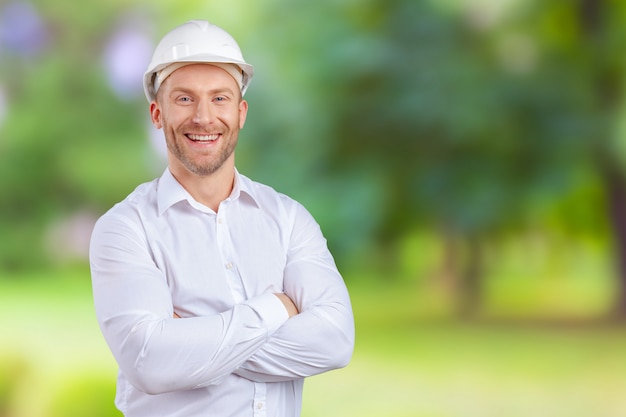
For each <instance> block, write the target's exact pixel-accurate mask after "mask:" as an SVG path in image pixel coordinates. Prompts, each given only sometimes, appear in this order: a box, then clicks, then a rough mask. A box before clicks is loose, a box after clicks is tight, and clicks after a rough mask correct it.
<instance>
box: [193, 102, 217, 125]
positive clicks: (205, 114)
mask: <svg viewBox="0 0 626 417" xmlns="http://www.w3.org/2000/svg"><path fill="white" fill-rule="evenodd" d="M213 110H214V109H213V108H211V103H210V102H208V101H207V100H200V101H198V104H197V105H196V108H195V114H194V117H193V121H194V123H198V124H210V123H213V121H214V120H215V113H214V111H213Z"/></svg>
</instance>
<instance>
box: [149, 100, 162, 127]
mask: <svg viewBox="0 0 626 417" xmlns="http://www.w3.org/2000/svg"><path fill="white" fill-rule="evenodd" d="M150 119H151V120H152V124H153V125H154V127H156V128H157V129H160V128H162V127H163V124H162V123H161V107H160V106H159V103H157V101H156V100H152V102H151V103H150Z"/></svg>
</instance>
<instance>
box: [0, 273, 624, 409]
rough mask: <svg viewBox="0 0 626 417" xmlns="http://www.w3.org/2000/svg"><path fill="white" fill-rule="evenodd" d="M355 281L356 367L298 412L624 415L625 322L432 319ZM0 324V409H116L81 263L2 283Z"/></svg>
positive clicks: (316, 384) (320, 388)
mask: <svg viewBox="0 0 626 417" xmlns="http://www.w3.org/2000/svg"><path fill="white" fill-rule="evenodd" d="M350 282H355V281H354V280H352V281H350ZM350 289H351V295H352V299H353V305H354V310H355V317H356V324H357V344H356V348H355V353H354V357H353V360H352V363H351V364H350V365H349V366H348V367H347V368H345V369H342V370H337V371H334V372H330V373H327V374H323V375H319V376H315V377H312V378H310V379H309V380H308V381H307V383H306V384H305V387H306V388H305V398H304V409H303V417H331V416H341V417H351V416H359V417H369V416H372V417H373V416H381V415H382V416H389V417H491V416H493V417H542V416H546V417H596V416H602V417H613V416H615V417H617V416H623V415H626V397H624V396H623V395H622V393H623V392H624V391H625V390H626V378H624V375H626V359H624V354H623V352H624V351H625V350H626V332H624V331H623V330H624V329H623V328H619V327H611V326H602V325H597V326H592V325H585V326H579V327H576V326H569V327H562V326H548V325H536V324H535V325H516V326H513V325H503V324H485V323H482V324H481V323H480V322H459V321H453V320H448V319H441V318H439V319H437V320H432V319H429V318H428V316H427V315H426V314H425V312H424V305H426V303H425V301H424V300H422V298H423V296H421V295H420V293H419V292H418V291H417V288H415V287H414V286H413V287H412V286H411V284H408V283H404V284H402V285H396V286H385V285H381V284H378V285H377V284H371V283H370V284H368V285H365V284H362V283H358V284H357V283H356V282H355V283H354V285H350ZM0 328H1V329H2V343H1V344H0V390H1V389H4V390H5V391H8V392H9V393H10V394H9V395H7V396H8V397H10V398H9V401H8V404H5V405H3V404H4V403H3V402H2V398H0V407H5V408H6V410H2V409H1V408H0V415H7V416H10V417H56V416H59V417H60V416H63V417H71V416H76V417H78V416H80V415H81V414H80V413H81V409H80V404H79V399H80V398H86V397H85V395H86V394H93V392H94V391H103V394H102V395H100V396H96V397H93V395H92V397H93V398H92V397H90V398H89V399H88V401H90V402H91V403H89V404H85V405H84V408H83V409H82V410H83V411H82V412H83V415H89V416H90V417H91V416H95V415H96V414H94V412H91V413H86V411H84V410H89V409H90V408H89V407H91V409H92V410H93V409H95V408H97V409H98V410H100V411H99V412H100V414H98V416H100V415H101V416H111V417H112V416H115V415H119V414H115V412H114V411H113V407H112V402H113V398H112V395H113V394H112V393H113V386H114V380H115V373H116V365H115V363H114V361H113V359H112V357H111V355H110V353H109V351H108V349H107V347H106V345H105V343H104V341H103V339H102V337H101V335H100V332H99V329H98V328H97V324H96V321H95V317H94V313H93V308H92V304H91V289H90V283H89V275H88V271H87V270H86V269H85V268H84V267H78V268H76V269H73V270H70V271H57V272H51V273H46V276H43V275H41V274H40V275H39V276H37V277H14V278H12V279H3V280H0ZM3 378H5V379H7V378H9V388H2V387H3V386H5V385H6V384H5V385H3V384H2V379H3ZM102 387H104V388H102ZM0 397H2V391H0ZM34 399H36V400H34ZM85 401H87V400H85ZM68 404H71V405H72V406H73V407H74V409H72V410H70V409H69V408H70V407H71V406H70V405H68ZM94 404H99V405H98V406H97V407H94ZM100 404H104V405H100ZM103 410H104V411H103ZM3 413H4V414H3ZM85 413H86V414H85Z"/></svg>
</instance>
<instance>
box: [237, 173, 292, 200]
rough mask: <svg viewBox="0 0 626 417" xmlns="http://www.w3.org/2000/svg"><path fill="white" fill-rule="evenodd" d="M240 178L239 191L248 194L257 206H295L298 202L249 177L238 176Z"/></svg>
mask: <svg viewBox="0 0 626 417" xmlns="http://www.w3.org/2000/svg"><path fill="white" fill-rule="evenodd" d="M239 177H240V178H241V191H243V192H245V193H247V194H249V195H250V196H251V197H252V198H253V199H254V200H255V201H256V202H257V204H259V205H266V204H281V205H287V206H289V205H296V204H298V202H297V201H296V200H295V199H293V198H292V197H290V196H288V195H287V194H284V193H282V192H280V191H277V190H276V189H275V188H274V187H272V186H270V185H268V184H265V183H262V182H259V181H255V180H252V179H250V178H249V177H247V176H245V175H243V174H239Z"/></svg>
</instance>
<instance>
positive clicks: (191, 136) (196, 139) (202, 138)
mask: <svg viewBox="0 0 626 417" xmlns="http://www.w3.org/2000/svg"><path fill="white" fill-rule="evenodd" d="M185 136H187V137H188V138H189V139H191V140H193V141H194V142H212V141H214V140H216V139H217V138H219V137H220V135H219V133H214V134H211V135H194V134H187V135H185Z"/></svg>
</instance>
